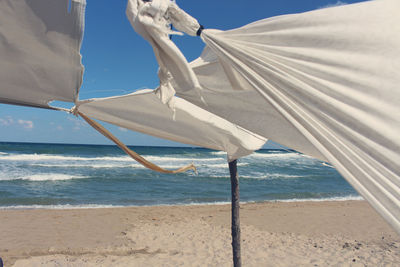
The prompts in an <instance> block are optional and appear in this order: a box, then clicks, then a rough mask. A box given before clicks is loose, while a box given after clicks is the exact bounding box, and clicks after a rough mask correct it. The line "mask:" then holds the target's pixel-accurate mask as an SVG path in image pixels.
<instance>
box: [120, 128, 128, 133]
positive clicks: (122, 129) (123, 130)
mask: <svg viewBox="0 0 400 267" xmlns="http://www.w3.org/2000/svg"><path fill="white" fill-rule="evenodd" d="M118 130H120V131H121V132H127V131H128V129H125V128H123V127H118Z"/></svg>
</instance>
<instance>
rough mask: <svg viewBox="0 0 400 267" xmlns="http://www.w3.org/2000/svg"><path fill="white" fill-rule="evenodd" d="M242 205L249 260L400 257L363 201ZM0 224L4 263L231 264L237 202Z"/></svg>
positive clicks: (30, 215)
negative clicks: (233, 207) (232, 225)
mask: <svg viewBox="0 0 400 267" xmlns="http://www.w3.org/2000/svg"><path fill="white" fill-rule="evenodd" d="M240 211H241V227H242V239H243V240H242V257H243V264H245V265H246V266H260V265H262V266H293V265H302V264H303V265H318V266H321V265H322V266H326V265H334V264H339V265H348V266H351V265H352V264H354V263H357V264H363V263H365V264H372V265H379V264H388V265H390V264H395V262H400V249H399V247H400V236H399V235H398V234H397V233H395V232H394V230H392V228H390V226H389V225H388V224H387V223H386V222H385V221H384V220H383V219H382V218H381V217H380V216H379V215H378V214H377V213H376V212H375V211H374V210H373V209H372V208H371V207H370V206H369V204H368V203H367V202H365V201H359V200H356V201H323V202H263V203H247V204H242V205H241V209H240ZM0 222H1V223H0V240H1V241H2V242H0V257H2V259H3V261H4V262H5V266H12V264H14V263H15V266H26V265H35V264H36V265H38V266H55V265H57V264H59V265H61V266H65V265H67V266H132V265H135V266H146V264H147V266H149V264H150V265H152V266H160V265H167V266H176V265H180V264H183V265H185V266H187V265H201V266H204V265H211V266H215V265H221V266H231V253H232V252H231V245H230V242H231V240H230V205H190V206H147V207H121V208H96V209H30V210H16V209H14V210H13V209H2V210H0ZM353 260H355V261H353ZM268 264H269V265H268ZM361 266H362V265H361Z"/></svg>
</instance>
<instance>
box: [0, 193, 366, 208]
mask: <svg viewBox="0 0 400 267" xmlns="http://www.w3.org/2000/svg"><path fill="white" fill-rule="evenodd" d="M345 201H364V199H363V198H362V197H361V196H350V197H333V198H307V199H282V200H261V201H240V205H246V204H263V203H302V202H345ZM230 204H231V203H230V202H228V201H221V202H200V203H176V204H154V205H126V206H123V205H112V204H109V205H107V204H82V205H79V204H78V205H70V204H60V205H13V206H0V211H1V210H74V209H113V208H135V207H175V206H188V207H190V206H213V205H216V206H222V205H230Z"/></svg>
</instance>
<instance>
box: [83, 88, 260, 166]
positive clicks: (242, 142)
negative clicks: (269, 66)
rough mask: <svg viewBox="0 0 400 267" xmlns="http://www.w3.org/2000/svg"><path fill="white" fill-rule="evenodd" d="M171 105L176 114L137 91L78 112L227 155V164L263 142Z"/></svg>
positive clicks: (182, 103)
mask: <svg viewBox="0 0 400 267" xmlns="http://www.w3.org/2000/svg"><path fill="white" fill-rule="evenodd" d="M174 101H175V111H172V110H171V109H170V108H168V107H167V106H166V105H165V104H163V103H162V102H161V101H160V99H159V98H158V97H157V96H156V95H155V91H153V90H140V91H137V92H135V93H133V94H129V95H125V96H118V97H111V98H102V99H92V100H89V101H84V102H82V103H79V106H78V109H79V111H80V112H81V113H83V114H85V115H86V116H89V117H92V118H95V119H98V120H101V121H105V122H109V123H112V124H114V125H118V126H120V127H124V128H127V129H131V130H134V131H137V132H141V133H145V134H149V135H152V136H156V137H160V138H163V139H168V140H172V141H176V142H180V143H184V144H190V145H195V146H201V147H206V148H210V149H215V150H221V151H226V152H227V154H228V160H229V161H232V160H234V159H237V158H239V157H243V156H246V155H248V154H251V153H252V152H253V151H254V150H257V149H260V148H261V147H262V146H263V144H264V143H265V142H266V139H265V138H263V137H260V136H258V135H256V134H253V133H251V132H249V131H247V130H244V129H242V128H241V127H238V126H236V125H234V124H232V123H230V122H228V121H226V120H224V119H222V118H220V117H218V116H216V115H214V114H212V113H210V112H208V111H206V110H204V109H201V108H199V107H197V106H195V105H193V104H191V103H189V102H188V101H186V100H184V99H181V98H178V97H174ZM174 113H175V114H174ZM173 116H175V119H174V120H173Z"/></svg>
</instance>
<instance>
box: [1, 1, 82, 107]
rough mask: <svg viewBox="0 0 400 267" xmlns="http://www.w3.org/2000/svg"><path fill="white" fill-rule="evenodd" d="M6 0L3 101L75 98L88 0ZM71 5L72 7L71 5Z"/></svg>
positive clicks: (43, 102) (35, 102)
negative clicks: (86, 0)
mask: <svg viewBox="0 0 400 267" xmlns="http://www.w3.org/2000/svg"><path fill="white" fill-rule="evenodd" d="M68 5H69V0H40V1H39V0H35V1H32V0H1V1H0V81H1V84H0V103H8V104H17V105H26V106H37V107H44V108H48V107H49V106H48V104H47V103H48V102H49V101H52V100H60V101H68V102H74V101H75V99H76V98H77V95H78V90H79V87H80V85H81V81H82V74H83V67H82V65H81V56H80V54H79V50H80V45H81V39H82V34H83V23H84V11H85V5H86V2H85V0H72V1H71V6H70V7H68ZM68 9H70V11H68Z"/></svg>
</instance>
